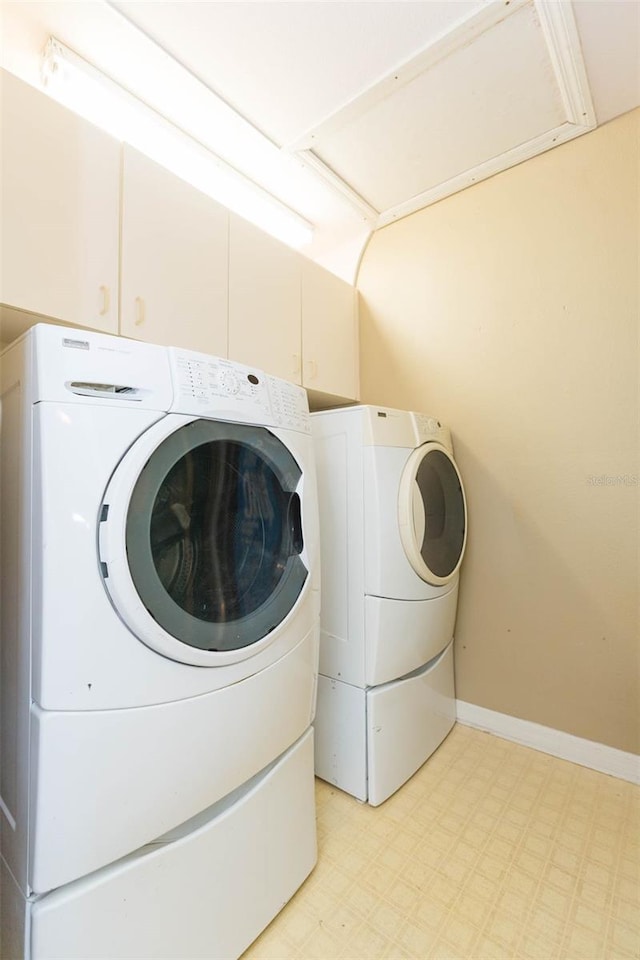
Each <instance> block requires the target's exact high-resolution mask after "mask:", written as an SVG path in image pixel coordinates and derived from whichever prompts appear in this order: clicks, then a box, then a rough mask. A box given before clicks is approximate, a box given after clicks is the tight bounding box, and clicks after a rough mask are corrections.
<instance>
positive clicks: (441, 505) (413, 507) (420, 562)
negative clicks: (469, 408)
mask: <svg viewBox="0 0 640 960" xmlns="http://www.w3.org/2000/svg"><path fill="white" fill-rule="evenodd" d="M398 517H399V522H400V536H401V539H402V545H403V547H404V550H405V553H406V555H407V558H408V560H409V562H410V563H411V566H412V567H413V569H414V570H415V572H416V573H417V574H418V576H420V577H421V578H422V579H423V580H424V581H426V582H427V583H431V584H433V585H434V586H441V585H444V584H446V583H449V581H450V580H452V579H453V577H454V576H455V575H456V573H457V572H458V569H459V567H460V564H461V563H462V557H463V556H464V549H465V545H466V541H467V504H466V499H465V495H464V488H463V486H462V478H461V477H460V473H459V471H458V468H457V466H456V464H455V461H454V460H453V457H452V456H451V454H450V453H449V451H448V450H447V448H446V447H444V446H443V445H442V444H440V443H435V442H434V443H425V444H422V446H420V447H417V448H416V449H415V450H414V451H413V453H412V454H411V456H410V457H409V459H408V460H407V463H406V465H405V468H404V471H403V474H402V478H401V481H400V492H399V503H398Z"/></svg>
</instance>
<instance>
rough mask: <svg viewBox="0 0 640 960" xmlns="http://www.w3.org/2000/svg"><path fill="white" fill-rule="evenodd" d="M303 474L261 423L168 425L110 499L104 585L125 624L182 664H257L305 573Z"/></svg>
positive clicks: (124, 471)
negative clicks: (245, 661)
mask: <svg viewBox="0 0 640 960" xmlns="http://www.w3.org/2000/svg"><path fill="white" fill-rule="evenodd" d="M301 481H302V471H301V469H300V467H299V465H298V463H297V462H296V460H295V459H294V457H293V456H292V454H291V452H290V451H289V450H288V448H287V447H286V446H285V444H284V443H283V442H282V441H281V440H280V439H278V437H276V436H275V435H274V433H272V432H271V431H269V430H267V429H266V428H264V427H257V426H251V425H246V424H238V423H227V422H223V421H218V420H204V419H193V418H191V417H184V416H178V415H170V416H168V417H165V418H164V419H163V420H162V421H161V422H160V423H158V424H156V425H154V427H152V428H151V429H150V430H148V431H147V432H146V433H145V434H144V435H143V436H142V437H141V438H140V439H139V440H138V441H137V442H136V443H135V444H134V445H133V446H132V447H131V448H130V450H129V451H128V453H127V454H126V455H125V457H124V458H123V460H122V461H121V463H120V464H119V466H118V467H117V469H116V471H115V472H114V474H113V476H112V478H111V481H110V483H109V486H108V487H107V490H106V492H105V495H104V501H103V506H102V513H101V517H100V519H101V523H100V562H101V569H102V575H103V579H104V585H105V587H106V589H107V591H108V592H109V595H110V597H111V600H112V602H113V605H114V607H115V608H116V610H117V612H118V613H119V615H120V616H121V617H122V619H123V620H124V621H125V623H126V624H127V625H128V626H129V628H130V629H131V630H132V631H133V632H134V633H135V634H136V636H138V637H139V638H140V639H141V640H142V641H144V642H145V643H146V644H147V645H148V646H150V647H152V648H154V649H156V650H157V651H158V652H159V653H162V654H164V655H165V656H168V657H170V658H171V659H173V660H178V661H181V662H184V663H191V664H198V665H209V666H214V665H222V664H225V663H231V662H234V661H237V660H242V659H245V658H247V657H249V656H252V655H253V654H254V653H256V652H258V650H260V649H263V647H264V646H265V645H266V644H267V643H269V642H270V639H271V638H270V634H272V632H273V631H274V630H275V629H276V627H278V625H279V624H280V623H282V621H283V620H284V619H285V618H286V617H287V615H288V614H289V613H290V611H291V610H292V609H293V607H294V605H295V604H296V601H297V599H298V597H299V596H300V594H301V592H302V589H303V587H304V584H305V581H306V579H307V576H308V569H307V566H306V565H305V561H304V552H303V548H304V543H303V533H302V531H303V523H302V508H301V499H300V492H299V488H300V485H301Z"/></svg>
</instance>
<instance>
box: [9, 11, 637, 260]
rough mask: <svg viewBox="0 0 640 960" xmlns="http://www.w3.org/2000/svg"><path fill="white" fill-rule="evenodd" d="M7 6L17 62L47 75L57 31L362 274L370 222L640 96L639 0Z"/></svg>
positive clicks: (530, 151) (25, 71)
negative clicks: (228, 128) (42, 58)
mask: <svg viewBox="0 0 640 960" xmlns="http://www.w3.org/2000/svg"><path fill="white" fill-rule="evenodd" d="M3 20H4V22H3V36H4V40H3V50H2V60H3V63H4V65H5V66H6V67H7V68H8V69H10V70H12V71H13V72H15V73H17V74H19V75H21V76H23V77H24V79H27V80H28V81H29V82H32V83H36V84H39V83H40V79H39V61H38V58H39V55H40V52H41V50H42V48H43V46H44V43H45V42H46V39H47V38H48V36H49V35H54V36H56V37H57V38H58V39H59V40H61V41H62V42H63V43H65V44H66V45H67V46H69V47H71V48H72V49H73V50H75V51H76V52H77V53H79V54H80V55H81V56H82V57H84V58H85V59H87V60H89V61H90V62H92V63H94V64H95V65H96V66H98V67H99V68H100V69H101V70H103V71H104V72H105V73H107V74H108V75H109V76H111V77H112V78H114V79H115V80H117V81H118V82H119V83H121V84H122V85H123V86H124V87H126V88H127V89H128V90H130V91H131V92H133V93H135V94H136V95H137V96H138V97H140V98H141V99H143V100H144V101H145V102H147V103H149V104H150V105H151V106H153V107H154V108H155V109H157V110H158V111H159V112H160V113H162V114H163V115H165V116H166V117H168V118H169V119H170V120H172V121H173V122H174V123H176V124H177V125H179V126H180V127H182V128H183V129H184V130H186V131H187V132H188V133H191V134H192V135H194V136H195V137H196V138H197V139H198V140H200V141H201V142H202V143H204V144H205V145H206V146H207V147H209V148H210V149H211V150H213V151H214V152H215V153H217V154H218V155H219V156H222V157H223V159H225V160H226V161H227V162H229V163H230V164H232V165H233V166H234V167H235V168H236V169H238V170H240V171H241V172H243V173H244V174H245V175H247V176H248V177H250V178H251V179H252V180H254V181H255V182H257V183H259V184H260V185H262V186H263V187H264V188H265V189H267V190H268V191H269V192H271V193H272V194H274V195H275V196H277V197H279V199H280V200H282V201H283V202H284V203H285V204H287V205H288V206H290V207H292V208H293V209H295V210H297V211H298V212H299V213H300V214H302V215H303V216H304V217H305V218H306V219H307V220H309V221H310V222H311V223H313V224H314V226H315V238H314V241H313V243H312V245H311V246H310V247H309V248H307V249H306V250H305V252H307V253H308V254H309V255H310V256H312V257H313V258H314V259H317V260H319V261H320V262H323V263H325V264H326V265H327V266H329V267H330V268H332V269H334V270H335V271H336V272H338V273H340V274H342V275H343V276H346V277H347V278H348V279H352V278H353V274H354V270H355V267H356V264H357V260H358V256H359V254H360V251H361V250H362V247H363V244H364V243H365V242H366V238H367V237H368V236H369V235H370V233H371V231H372V230H373V229H376V228H377V227H379V226H381V225H384V224H385V223H388V222H391V221H392V220H393V219H396V218H397V217H400V216H404V215H405V214H407V213H409V212H412V211H413V210H416V209H420V208H421V207H423V206H426V205H427V204H429V203H432V202H434V201H436V200H438V199H440V198H441V197H443V196H446V195H448V194H450V193H452V192H455V191H456V190H459V189H463V188H464V187H466V186H469V185H470V184H471V183H474V182H477V181H478V180H482V179H484V178H485V177H487V176H491V175H492V174H494V173H496V172H499V171H500V170H502V169H505V168H506V167H509V166H512V165H513V164H514V163H518V162H521V161H522V160H526V159H527V158H528V157H531V156H534V155H535V154H537V153H540V152H541V151H543V150H546V149H550V148H552V147H553V146H555V145H558V144H560V143H562V142H564V141H566V140H568V139H570V138H572V137H575V136H578V135H580V134H582V133H584V132H586V131H587V130H589V129H592V128H593V127H594V126H596V125H598V124H601V123H604V122H606V121H607V120H610V119H612V118H613V117H615V116H617V115H619V114H621V113H624V112H626V111H627V110H630V109H632V108H633V107H635V106H638V105H639V104H640V3H638V2H635V0H574V2H573V3H570V2H569V0H550V2H544V0H429V2H404V0H395V2H384V0H379V2H360V0H351V2H335V0H315V2H309V0H295V2H266V0H265V2H260V0H258V2H232V3H226V2H206V0H199V2H156V0H146V2H140V0H136V2H131V0H112V2H103V0H80V2H56V0H48V2H37V0H36V2H34V0H29V2H5V3H4V4H3ZM230 108H231V109H230ZM223 114H225V115H231V116H232V118H233V120H234V122H235V123H236V127H237V134H238V135H237V137H236V138H235V145H234V144H231V145H229V144H228V143H221V142H220V141H219V137H218V136H217V131H218V130H219V128H220V123H219V122H218V121H219V120H220V121H221V119H222V117H223ZM240 143H242V144H244V146H242V147H239V146H238V144H240Z"/></svg>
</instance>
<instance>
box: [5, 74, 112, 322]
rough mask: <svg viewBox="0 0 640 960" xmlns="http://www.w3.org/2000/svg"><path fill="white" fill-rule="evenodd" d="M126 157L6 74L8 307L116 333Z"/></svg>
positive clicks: (100, 135) (98, 133) (93, 130)
mask: <svg viewBox="0 0 640 960" xmlns="http://www.w3.org/2000/svg"><path fill="white" fill-rule="evenodd" d="M120 150H121V146H120V144H119V143H118V142H117V141H116V140H113V139H112V138H111V137H109V136H108V135H107V134H105V133H103V132H102V131H101V130H98V129H97V128H96V127H94V126H92V125H91V124H89V123H87V122H86V121H85V120H82V119H80V118H79V117H78V116H76V115H75V114H74V113H71V112H70V111H69V110H67V109H65V108H64V107H61V106H60V105H59V104H58V103H56V102H55V101H53V100H51V99H50V98H49V97H46V96H43V94H42V93H40V92H39V91H38V90H35V89H34V88H33V87H30V86H29V85H28V84H26V83H23V82H22V81H21V80H18V79H17V78H16V77H14V76H13V75H12V74H10V73H6V72H3V74H2V235H1V239H2V247H1V250H2V260H1V264H0V267H1V269H0V302H2V303H3V304H7V305H8V306H10V307H18V308H20V309H22V310H28V311H31V312H33V313H36V314H41V315H43V316H46V317H52V318H55V319H57V320H63V321H66V322H68V323H72V324H78V325H80V326H88V327H93V328H94V329H96V330H104V331H107V332H109V333H117V332H118V232H119V219H120V212H119V201H120Z"/></svg>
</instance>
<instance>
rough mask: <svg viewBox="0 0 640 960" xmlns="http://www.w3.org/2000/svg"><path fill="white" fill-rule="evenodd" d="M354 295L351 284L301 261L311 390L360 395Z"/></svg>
mask: <svg viewBox="0 0 640 960" xmlns="http://www.w3.org/2000/svg"><path fill="white" fill-rule="evenodd" d="M355 297H356V291H355V288H354V287H352V286H351V285H350V284H348V283H345V281H344V280H340V278H339V277H336V276H334V274H332V273H329V272H328V271H327V270H323V268H322V267H319V266H318V264H316V263H313V261H311V260H306V259H303V260H302V298H301V299H302V357H303V378H302V379H303V383H304V385H305V387H307V388H308V389H309V390H313V391H319V392H321V393H327V394H332V395H335V396H339V397H344V398H345V399H355V398H356V397H357V396H358V328H357V315H356V299H355Z"/></svg>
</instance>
